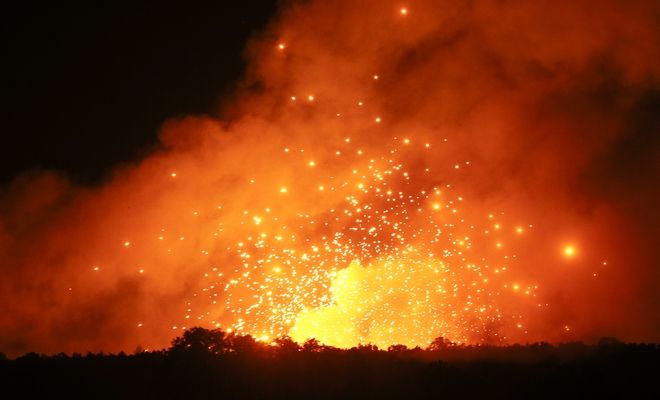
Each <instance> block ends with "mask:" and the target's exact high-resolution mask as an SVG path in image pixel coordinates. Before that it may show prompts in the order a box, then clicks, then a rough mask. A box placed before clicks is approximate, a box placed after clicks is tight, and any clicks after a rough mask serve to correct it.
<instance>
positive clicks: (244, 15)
mask: <svg viewBox="0 0 660 400" xmlns="http://www.w3.org/2000/svg"><path fill="white" fill-rule="evenodd" d="M76 3H77V2H76ZM209 3H210V2H209ZM275 5H276V2H275V1H273V0H270V1H266V0H249V1H241V2H231V3H227V2H223V1H217V2H214V3H211V4H204V5H203V6H200V5H199V4H192V3H190V2H179V4H178V5H176V6H171V5H163V4H160V3H158V4H157V5H156V3H153V4H143V3H138V4H136V5H132V6H131V7H121V6H117V5H112V3H111V2H108V4H104V5H99V4H97V2H88V3H86V4H85V5H82V6H81V5H78V4H76V5H75V6H74V5H62V4H60V2H57V3H52V4H51V5H47V6H35V5H25V6H22V7H19V8H13V9H11V10H5V11H3V14H4V17H3V21H2V25H3V28H2V29H3V31H4V32H3V34H2V38H3V39H2V41H3V44H2V48H3V57H2V58H3V59H4V61H3V63H4V67H3V68H4V69H5V72H4V73H3V74H2V77H3V78H2V79H3V82H2V93H3V97H4V98H3V103H4V104H5V106H4V107H3V108H2V121H3V124H2V131H3V133H2V137H3V142H4V143H3V145H2V146H0V182H2V183H6V182H7V181H8V180H10V179H11V178H12V177H13V176H15V175H16V174H17V173H20V172H21V171H24V170H26V169H32V168H41V169H56V170H61V171H65V172H67V173H68V174H69V175H70V176H71V178H72V179H73V180H74V181H78V182H81V183H94V182H96V181H98V179H99V178H100V177H102V176H103V174H104V173H106V172H108V171H109V170H110V169H111V167H112V166H113V165H115V164H117V163H120V162H123V161H127V160H131V159H133V158H135V157H139V156H140V155H142V154H144V153H145V152H146V151H148V150H149V149H150V148H151V147H153V146H154V145H155V143H156V132H157V129H158V127H159V126H160V124H161V123H162V122H163V121H164V120H166V119H167V118H168V117H172V116H177V115H181V114H187V113H212V112H213V111H214V110H215V108H216V104H217V102H218V99H219V98H220V97H221V96H222V95H223V94H224V93H227V92H228V91H229V90H231V87H232V85H233V83H234V82H236V80H237V79H238V78H239V77H240V75H241V73H242V71H243V68H244V61H243V60H244V59H243V58H242V57H241V52H242V50H243V48H244V46H245V43H246V40H247V39H248V38H249V36H250V34H251V33H252V32H254V31H255V30H258V29H260V28H262V27H263V26H264V24H265V23H266V22H267V21H268V19H269V18H270V17H271V16H272V15H273V14H274V12H275Z"/></svg>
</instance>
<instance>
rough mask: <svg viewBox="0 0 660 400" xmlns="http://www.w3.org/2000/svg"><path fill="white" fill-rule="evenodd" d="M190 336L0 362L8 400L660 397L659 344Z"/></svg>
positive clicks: (197, 333) (194, 333)
mask: <svg viewBox="0 0 660 400" xmlns="http://www.w3.org/2000/svg"><path fill="white" fill-rule="evenodd" d="M195 329H197V330H195ZM191 331H192V332H191ZM191 331H188V332H187V333H186V334H184V336H183V337H181V338H177V339H175V340H174V341H173V345H172V347H171V348H170V349H168V350H163V351H157V352H139V353H136V354H133V355H125V354H123V353H120V354H117V355H104V354H88V355H86V356H81V355H78V354H74V355H71V356H69V355H64V354H60V355H54V356H43V355H38V354H34V353H31V354H27V355H25V356H23V357H19V358H17V359H15V360H8V359H2V360H0V384H1V387H2V392H3V393H4V394H11V397H12V398H38V397H41V398H57V399H59V398H90V399H96V398H103V399H106V398H112V399H125V398H139V399H151V398H159V399H171V398H187V399H197V398H217V399H234V398H235V399H390V398H400V399H411V398H437V399H453V398H456V399H459V398H460V399H466V398H468V399H469V398H487V399H495V398H556V399H564V398H584V399H587V398H588V399H595V398H655V399H658V398H660V379H659V378H660V347H659V346H658V345H655V344H624V343H621V342H618V341H615V340H611V339H610V340H602V341H601V342H600V343H599V344H597V345H593V346H587V345H584V344H582V343H567V344H562V345H558V346H551V345H549V344H546V343H536V344H531V345H525V346H520V345H515V346H507V347H494V346H454V345H452V344H451V343H448V342H445V341H442V340H440V341H436V342H434V345H432V346H431V348H430V349H427V350H422V349H406V348H405V347H403V346H392V347H390V348H389V349H388V350H387V351H384V350H378V349H376V348H375V347H373V346H361V347H358V348H353V349H350V350H339V349H335V348H330V347H325V346H320V345H318V343H317V342H315V341H309V342H307V343H306V344H305V345H304V346H298V345H296V344H295V343H293V342H292V341H290V340H288V339H286V338H285V339H280V340H279V341H278V342H277V343H276V345H273V346H265V345H263V344H259V343H257V342H255V341H254V340H252V339H251V338H250V337H245V336H231V335H225V334H224V333H222V332H219V331H207V330H203V329H201V328H194V329H193V330H191ZM2 396H3V397H4V398H9V397H5V396H4V395H2Z"/></svg>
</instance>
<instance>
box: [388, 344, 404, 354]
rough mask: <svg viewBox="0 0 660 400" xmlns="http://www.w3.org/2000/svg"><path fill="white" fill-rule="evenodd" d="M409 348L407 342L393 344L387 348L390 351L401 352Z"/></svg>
mask: <svg viewBox="0 0 660 400" xmlns="http://www.w3.org/2000/svg"><path fill="white" fill-rule="evenodd" d="M406 350H408V346H406V345H405V344H393V345H391V346H390V347H388V348H387V351H388V352H390V353H401V352H404V351H406Z"/></svg>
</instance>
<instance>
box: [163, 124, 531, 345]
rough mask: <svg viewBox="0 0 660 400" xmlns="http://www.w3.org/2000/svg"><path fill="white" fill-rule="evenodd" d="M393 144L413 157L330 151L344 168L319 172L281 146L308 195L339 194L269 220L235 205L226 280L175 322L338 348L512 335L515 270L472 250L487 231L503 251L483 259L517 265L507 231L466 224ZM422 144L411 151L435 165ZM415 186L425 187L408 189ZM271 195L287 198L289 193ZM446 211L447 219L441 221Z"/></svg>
mask: <svg viewBox="0 0 660 400" xmlns="http://www.w3.org/2000/svg"><path fill="white" fill-rule="evenodd" d="M378 120H380V119H378ZM397 142H398V143H399V144H400V145H401V146H406V147H407V148H408V149H409V150H407V151H413V152H414V151H416V150H415V148H414V146H411V144H412V141H411V140H410V139H409V138H402V139H400V140H398V139H396V138H395V139H394V140H393V142H392V144H393V145H394V146H395V148H394V149H393V150H392V151H391V152H389V153H384V154H380V155H379V154H371V155H370V157H369V158H366V157H361V155H362V154H364V152H363V151H362V150H361V149H359V148H358V149H352V150H346V151H345V152H343V151H340V150H334V153H335V155H337V156H341V157H342V162H346V163H347V164H346V166H347V168H346V169H345V170H344V171H341V170H337V169H336V168H335V167H336V166H335V165H333V163H325V162H324V163H323V168H320V164H318V163H317V162H316V161H315V160H310V159H309V158H306V157H305V158H302V157H303V155H306V154H307V152H306V151H305V149H294V148H293V147H286V148H285V149H284V153H283V154H282V155H281V156H282V157H292V156H295V155H296V154H300V157H301V159H300V162H302V163H304V164H306V165H307V166H308V167H315V168H313V169H311V170H309V174H313V176H314V178H313V181H317V182H318V181H320V182H323V183H321V184H316V183H315V184H313V186H312V187H310V188H307V189H312V191H311V192H314V193H316V195H318V196H324V197H325V196H337V198H336V200H334V201H332V202H331V203H330V204H333V206H332V207H331V208H328V209H325V210H324V209H320V210H316V211H315V212H313V213H312V212H310V211H308V210H305V209H298V210H295V213H294V217H291V216H288V217H287V216H286V214H282V210H281V209H279V211H278V209H277V208H275V207H270V206H269V207H265V208H263V209H262V210H263V211H262V212H265V213H266V214H268V218H264V217H263V214H262V215H257V214H256V213H255V212H254V211H251V210H247V209H243V210H242V211H241V212H240V218H242V221H243V222H241V226H242V229H246V231H245V232H243V233H242V235H244V236H243V237H242V238H241V240H238V241H235V242H234V244H233V245H228V246H227V247H226V249H227V251H229V252H233V253H234V254H235V255H236V260H237V261H236V264H235V268H234V270H233V271H234V272H233V273H230V274H227V275H224V274H223V273H219V272H217V271H216V269H215V267H214V268H213V269H211V270H210V271H208V272H207V273H206V274H204V278H205V279H206V281H207V282H208V286H207V287H205V288H204V290H203V291H202V293H205V294H208V295H209V300H210V304H211V308H210V311H208V312H205V313H202V314H201V315H200V316H198V317H194V315H193V314H192V313H193V311H192V310H193V308H190V307H189V308H188V309H186V313H185V315H184V317H183V319H184V320H187V319H191V318H197V319H199V320H202V319H203V318H204V316H205V315H213V314H215V313H221V314H222V315H223V316H224V317H223V321H222V322H223V323H222V326H224V327H228V329H233V330H235V331H237V332H241V333H250V334H253V335H254V336H255V337H262V336H264V335H265V337H268V338H273V337H279V336H283V335H286V334H290V335H291V336H292V337H294V339H296V340H299V341H303V340H305V339H307V338H310V337H315V338H317V339H318V340H320V341H321V342H322V343H326V344H333V345H337V346H342V347H349V346H353V345H356V344H358V343H375V344H378V345H379V346H383V347H386V346H387V345H389V344H392V343H403V344H406V345H410V346H414V345H426V344H428V343H429V342H430V340H432V339H433V338H435V337H437V336H444V337H448V338H451V340H454V341H459V342H467V341H475V340H477V341H478V340H479V339H478V337H479V336H480V335H481V333H480V332H483V330H484V329H485V328H484V327H485V326H488V325H489V324H504V325H505V326H506V325H507V324H508V326H509V327H510V328H511V329H517V328H516V324H520V323H521V322H520V321H519V320H520V318H521V316H520V314H517V316H516V322H515V323H514V322H513V321H512V320H510V319H507V318H508V317H507V316H506V315H505V314H504V312H503V310H502V309H501V308H500V307H499V306H497V302H498V301H500V300H498V299H502V298H504V297H506V294H505V293H502V292H501V290H499V289H498V288H499V287H502V286H501V285H504V287H509V286H508V285H507V283H506V281H505V280H508V279H511V277H512V276H511V273H509V272H508V268H507V265H499V266H498V267H497V268H492V269H491V267H490V266H489V260H488V258H487V257H488V256H489V252H490V251H488V250H484V249H483V246H482V245H480V243H482V244H483V243H485V242H486V241H487V237H488V236H487V234H488V232H489V230H490V229H492V230H493V232H497V233H498V238H497V241H496V242H495V246H494V247H495V248H496V249H498V250H499V251H497V252H493V253H492V254H490V256H492V257H496V258H494V260H497V262H498V263H499V264H501V263H502V262H503V261H505V260H510V259H513V258H515V255H510V254H508V253H507V252H506V251H505V250H504V248H505V246H504V245H503V243H504V240H505V239H506V238H507V237H508V236H507V235H506V233H507V232H506V231H505V230H504V229H500V227H501V226H504V225H503V224H502V222H497V223H495V222H494V221H492V220H493V219H494V214H490V215H488V218H482V219H483V221H470V222H468V221H467V220H466V217H465V216H462V210H461V208H462V207H468V206H469V202H468V201H467V200H466V199H465V198H464V197H463V196H461V195H457V194H453V193H452V190H453V186H452V185H451V184H449V183H447V184H444V185H443V189H442V190H441V189H440V187H438V186H437V185H436V184H435V183H433V181H434V178H433V177H432V176H430V175H419V176H418V175H417V174H416V173H415V169H414V168H413V166H411V165H407V164H406V161H405V159H404V158H401V159H397V158H396V157H395V155H397V154H400V153H399V151H400V150H402V149H403V147H401V148H396V143H397ZM335 145H336V146H338V147H339V146H344V147H346V146H352V145H353V140H351V138H349V137H343V138H341V139H339V143H336V144H335ZM428 147H429V146H423V147H422V149H424V151H423V152H420V153H419V155H420V156H421V155H426V154H428V155H429V156H431V157H433V155H432V154H430V153H429V152H428V151H426V150H425V149H428ZM452 166H453V164H450V165H449V166H448V170H450V169H451V167H452ZM331 171H332V172H331ZM413 180H414V181H415V182H416V185H415V187H420V186H421V187H422V189H416V190H414V189H412V187H411V186H409V185H410V182H412V181H413ZM301 184H304V183H301ZM278 191H279V193H281V194H287V193H289V189H288V188H287V186H280V187H279V188H278ZM302 192H303V193H306V195H310V194H309V193H310V190H304V188H303V190H302ZM311 196H314V195H313V194H311ZM439 196H442V201H440V198H439ZM459 204H460V205H461V207H459ZM445 208H446V209H447V210H448V211H449V212H447V213H442V212H441V211H442V210H443V209H445ZM413 216H414V218H413ZM498 218H499V219H503V218H504V217H502V216H501V213H500V215H498ZM477 226H479V228H480V229H477ZM315 232H316V233H315ZM477 232H486V233H484V234H483V235H481V236H479V235H478V234H477ZM215 233H216V234H217V233H218V232H215ZM513 234H514V232H509V235H513ZM161 237H162V236H161ZM489 242H490V241H489ZM490 243H492V242H490ZM491 246H493V245H492V244H491ZM477 248H480V249H481V250H477ZM202 254H204V255H206V254H208V252H206V251H202ZM493 262H494V261H493ZM500 276H501V278H500ZM510 288H511V290H510V291H509V293H516V294H518V293H519V294H524V296H522V297H521V296H515V297H516V298H517V299H518V300H517V301H521V299H524V298H525V297H527V296H529V297H535V296H536V290H537V287H536V286H525V287H522V286H521V285H520V284H517V283H516V284H514V285H512V286H510ZM220 299H223V300H220ZM509 301H513V300H509ZM216 319H217V318H216ZM214 323H215V322H214ZM365 327H368V329H366V328H365ZM475 338H477V339H475Z"/></svg>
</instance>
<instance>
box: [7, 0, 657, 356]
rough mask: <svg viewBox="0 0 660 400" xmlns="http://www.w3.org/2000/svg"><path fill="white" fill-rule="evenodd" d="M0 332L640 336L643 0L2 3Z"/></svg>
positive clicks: (86, 339)
mask: <svg viewBox="0 0 660 400" xmlns="http://www.w3.org/2000/svg"><path fill="white" fill-rule="evenodd" d="M2 18H3V28H2V29H3V35H2V41H3V60H4V61H3V63H4V70H5V71H4V73H3V75H2V79H3V91H2V95H3V97H4V99H3V100H4V101H3V103H4V107H3V108H2V113H3V116H2V120H3V122H4V124H3V126H2V129H3V134H2V137H3V145H2V146H0V274H1V275H2V276H3V279H2V280H0V304H2V305H3V312H2V313H0V351H3V352H6V353H7V354H10V355H15V354H20V353H23V352H27V351H40V352H57V351H68V352H70V351H100V350H103V351H119V350H127V349H128V350H131V349H134V348H135V347H136V346H138V345H139V346H142V347H145V348H151V349H154V348H163V346H165V345H166V344H167V343H168V342H169V340H170V339H171V338H172V337H174V336H175V335H178V334H180V333H181V332H182V331H184V330H186V329H188V328H190V327H192V326H204V327H217V328H221V329H225V330H229V331H234V332H238V333H240V334H250V335H252V336H254V337H255V338H258V339H259V340H262V341H265V342H268V341H271V340H273V339H274V338H276V337H281V336H283V335H291V336H292V337H293V338H294V339H295V340H297V341H303V340H306V339H309V338H311V337H314V338H317V339H319V340H320V341H321V342H322V343H325V344H330V345H336V346H338V347H350V346H354V345H357V344H359V343H375V344H377V345H379V346H381V347H387V346H388V345H390V344H395V343H401V344H405V345H408V346H410V347H414V346H426V345H427V344H428V343H430V342H431V340H432V339H434V338H435V337H438V336H443V337H445V338H448V339H449V340H451V341H454V342H458V343H476V344H481V343H488V344H511V343H526V342H532V341H550V342H562V341H572V340H584V341H587V342H594V341H596V340H598V338H600V337H603V336H613V337H618V338H620V339H622V340H626V341H659V340H660V314H659V312H658V310H659V309H660V308H659V307H660V294H659V293H660V268H659V266H660V250H659V249H660V212H659V211H658V204H660V189H659V188H660V162H659V160H660V112H659V110H660V47H659V45H658V44H659V43H660V3H658V2H657V1H653V0H633V1H629V2H625V3H623V2H619V1H615V0H611V1H610V0H604V1H602V2H593V1H588V0H584V1H582V0H578V1H566V2H554V1H541V2H533V3H532V2H525V1H520V2H518V1H512V2H501V1H497V0H479V1H431V0H428V1H425V0H419V1H408V2H401V1H398V0H391V1H390V0H373V1H364V2H362V1H360V2H356V1H349V0H337V1H320V0H319V1H291V2H288V1H286V2H275V1H272V2H267V1H241V2H236V3H231V4H230V5H227V2H223V1H218V2H215V3H213V4H193V3H189V2H186V3H185V5H184V4H183V3H182V4H180V5H177V6H170V5H164V4H161V3H150V4H143V5H133V6H131V7H129V8H125V7H120V6H116V5H96V4H88V5H84V6H79V5H62V4H57V5H49V6H41V7H36V6H32V5H24V6H20V7H18V8H13V9H11V10H6V11H5V12H3V17H2Z"/></svg>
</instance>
